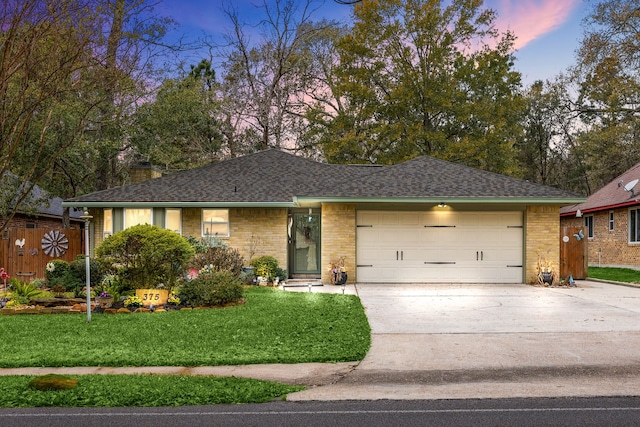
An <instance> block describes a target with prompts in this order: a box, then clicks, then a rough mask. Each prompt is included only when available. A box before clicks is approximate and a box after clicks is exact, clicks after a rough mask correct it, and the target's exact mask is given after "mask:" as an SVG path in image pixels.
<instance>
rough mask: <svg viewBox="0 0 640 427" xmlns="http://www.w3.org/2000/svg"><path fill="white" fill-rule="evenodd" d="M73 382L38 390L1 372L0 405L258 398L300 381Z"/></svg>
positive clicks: (123, 378)
mask: <svg viewBox="0 0 640 427" xmlns="http://www.w3.org/2000/svg"><path fill="white" fill-rule="evenodd" d="M71 377H72V378H75V379H77V380H78V385H77V387H76V388H73V389H69V390H49V391H38V390H34V389H31V388H29V387H28V384H29V381H30V380H31V379H32V378H34V377H32V376H6V377H0V407H5V408H7V407H10V408H16V407H43V406H56V407H125V406H134V407H140V406H146V407H148V406H185V405H212V404H221V403H262V402H267V401H270V400H273V399H276V398H281V397H282V396H284V395H286V394H288V393H293V392H296V391H300V390H303V389H304V387H301V386H292V385H285V384H279V383H273V382H268V381H260V380H252V379H243V378H216V377H197V376H193V377H190V376H178V375H176V376H171V375H75V376H71Z"/></svg>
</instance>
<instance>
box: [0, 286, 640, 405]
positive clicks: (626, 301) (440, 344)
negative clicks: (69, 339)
mask: <svg viewBox="0 0 640 427" xmlns="http://www.w3.org/2000/svg"><path fill="white" fill-rule="evenodd" d="M287 290H288V291H298V292H309V291H311V292H332V293H341V292H342V289H341V288H340V287H339V286H312V287H311V289H309V288H308V287H305V286H298V287H295V288H287ZM344 292H345V293H348V294H358V295H359V296H360V298H361V299H362V303H363V305H364V307H365V309H366V313H367V317H368V319H369V322H370V324H371V327H372V346H371V349H370V351H369V353H368V354H367V356H366V357H365V359H364V360H363V361H362V362H361V363H339V364H317V363H311V364H297V365H250V366H222V367H198V368H184V367H155V368H58V369H52V368H28V369H0V375H9V374H45V373H51V372H59V373H78V374H85V373H105V374H106V373H165V374H192V375H221V376H238V377H249V378H259V379H265V380H272V381H281V382H285V383H292V384H304V385H307V386H309V387H310V388H309V389H308V390H306V391H302V392H298V393H293V394H291V395H289V396H288V397H287V400H290V401H302V400H374V399H456V398H500V397H534V396H548V397H554V396H596V395H598V396H630V395H634V396H638V395H640V288H633V287H626V286H618V285H612V284H607V283H597V282H591V281H579V282H578V286H577V287H575V288H542V287H531V286H528V285H476V284H474V285H440V284H439V285H370V284H362V285H357V286H354V285H349V286H347V287H346V288H345V291H344Z"/></svg>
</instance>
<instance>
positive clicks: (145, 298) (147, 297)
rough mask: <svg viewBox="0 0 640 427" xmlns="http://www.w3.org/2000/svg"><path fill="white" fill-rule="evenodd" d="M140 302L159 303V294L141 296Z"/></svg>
mask: <svg viewBox="0 0 640 427" xmlns="http://www.w3.org/2000/svg"><path fill="white" fill-rule="evenodd" d="M142 301H160V294H158V293H151V294H142Z"/></svg>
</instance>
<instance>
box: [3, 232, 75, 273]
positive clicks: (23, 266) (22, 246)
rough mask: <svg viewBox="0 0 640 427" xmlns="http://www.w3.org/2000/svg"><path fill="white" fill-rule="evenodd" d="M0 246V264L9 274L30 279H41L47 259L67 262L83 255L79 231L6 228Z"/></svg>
mask: <svg viewBox="0 0 640 427" xmlns="http://www.w3.org/2000/svg"><path fill="white" fill-rule="evenodd" d="M1 243H2V244H1V245H0V267H4V269H5V271H6V272H7V273H9V276H11V277H12V278H14V277H15V278H16V279H18V280H22V281H25V282H30V281H31V280H33V279H36V278H41V279H44V278H45V267H46V265H47V263H48V262H49V261H52V260H54V259H61V260H64V261H67V262H71V261H73V260H74V259H76V257H77V256H78V255H81V254H83V247H84V246H83V243H84V242H83V233H82V230H69V229H64V230H55V229H47V228H9V229H7V230H6V231H5V235H4V237H3V238H2V240H1Z"/></svg>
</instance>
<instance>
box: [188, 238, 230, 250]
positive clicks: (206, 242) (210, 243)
mask: <svg viewBox="0 0 640 427" xmlns="http://www.w3.org/2000/svg"><path fill="white" fill-rule="evenodd" d="M185 240H186V241H187V242H189V244H190V245H191V247H193V250H194V251H195V253H196V254H203V253H205V252H207V250H208V249H209V248H226V247H228V245H227V243H226V242H225V241H224V240H222V239H219V238H217V237H204V238H202V239H197V238H195V237H193V236H186V237H185Z"/></svg>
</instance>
